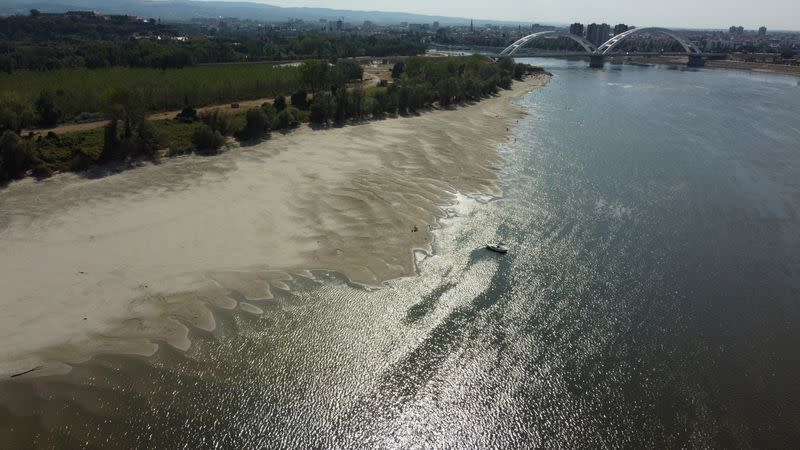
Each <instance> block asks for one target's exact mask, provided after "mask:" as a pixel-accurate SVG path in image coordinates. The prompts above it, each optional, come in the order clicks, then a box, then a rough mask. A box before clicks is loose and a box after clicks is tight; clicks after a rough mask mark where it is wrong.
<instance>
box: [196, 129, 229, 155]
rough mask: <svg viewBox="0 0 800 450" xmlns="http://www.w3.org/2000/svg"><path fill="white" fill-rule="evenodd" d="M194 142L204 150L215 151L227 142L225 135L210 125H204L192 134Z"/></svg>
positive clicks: (198, 147)
mask: <svg viewBox="0 0 800 450" xmlns="http://www.w3.org/2000/svg"><path fill="white" fill-rule="evenodd" d="M192 144H194V146H195V147H196V148H197V149H198V150H200V151H203V152H211V153H214V152H216V151H217V150H219V148H220V147H222V145H223V144H225V136H223V135H222V133H220V132H219V131H217V130H214V129H212V128H211V127H210V126H208V125H203V126H202V127H200V128H198V129H197V131H195V132H194V134H192Z"/></svg>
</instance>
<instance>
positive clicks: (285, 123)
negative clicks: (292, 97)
mask: <svg viewBox="0 0 800 450" xmlns="http://www.w3.org/2000/svg"><path fill="white" fill-rule="evenodd" d="M298 125H300V111H299V110H298V109H297V108H295V107H293V106H290V107H288V108H286V109H284V110H283V111H281V112H279V113H278V127H279V128H281V129H287V128H294V127H296V126H298Z"/></svg>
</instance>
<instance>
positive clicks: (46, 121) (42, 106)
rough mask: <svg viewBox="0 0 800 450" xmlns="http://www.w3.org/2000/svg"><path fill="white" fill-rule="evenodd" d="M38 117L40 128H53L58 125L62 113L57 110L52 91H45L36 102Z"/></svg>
mask: <svg viewBox="0 0 800 450" xmlns="http://www.w3.org/2000/svg"><path fill="white" fill-rule="evenodd" d="M36 115H37V116H38V120H37V123H38V125H39V126H42V127H46V128H52V127H54V126H56V124H58V119H59V118H60V117H61V113H60V112H59V111H57V110H56V106H55V102H54V101H53V94H51V93H50V91H47V90H44V91H42V92H41V93H40V94H39V98H38V99H37V100H36Z"/></svg>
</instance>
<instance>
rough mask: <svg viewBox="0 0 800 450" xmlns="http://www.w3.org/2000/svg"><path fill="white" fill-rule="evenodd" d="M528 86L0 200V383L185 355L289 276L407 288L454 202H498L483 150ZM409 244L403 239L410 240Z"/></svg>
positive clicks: (30, 184)
mask: <svg viewBox="0 0 800 450" xmlns="http://www.w3.org/2000/svg"><path fill="white" fill-rule="evenodd" d="M548 79H549V78H548V77H547V76H544V75H542V76H538V77H534V78H530V79H528V80H526V81H525V82H522V83H515V86H514V89H513V90H511V91H506V92H503V93H502V94H501V95H499V96H497V97H495V98H492V99H489V100H486V101H483V102H480V103H478V104H476V105H472V106H468V107H461V108H457V109H454V110H444V111H431V112H426V113H423V114H421V115H419V116H412V117H401V118H398V119H388V120H380V121H373V122H369V123H365V124H361V125H354V126H346V127H342V128H333V129H327V130H313V129H311V128H308V127H304V128H301V129H300V130H297V131H294V132H292V133H289V134H286V135H282V134H275V135H273V136H272V137H271V139H269V140H267V141H265V142H262V143H259V144H256V145H252V146H243V147H241V148H234V149H232V150H231V151H228V152H226V153H224V154H222V155H218V156H214V157H202V156H187V157H180V158H175V159H170V160H165V161H163V162H161V163H160V164H153V165H150V164H148V165H145V166H144V167H141V168H137V169H133V170H129V171H126V172H123V173H120V174H115V175H110V176H106V177H102V178H96V179H93V178H90V177H86V176H81V175H78V174H62V175H59V176H57V177H54V178H52V179H50V180H46V181H43V182H35V181H33V180H23V181H21V182H17V183H14V184H12V185H11V186H9V187H8V188H7V189H5V190H3V191H2V192H0V269H1V270H2V271H3V286H2V292H3V297H2V299H0V330H1V331H0V378H6V377H8V376H10V375H12V374H16V373H20V372H25V371H28V370H30V369H33V368H37V370H35V371H33V372H31V373H28V374H26V375H23V376H24V377H28V376H36V375H42V374H48V373H56V372H63V371H66V370H69V365H70V364H74V363H78V362H81V361H85V360H86V359H87V358H89V357H91V356H92V355H93V354H97V353H129V354H141V355H149V354H152V353H154V352H155V351H157V349H158V345H160V344H162V343H168V344H170V345H172V346H174V347H176V348H178V349H186V348H188V347H189V345H190V342H189V339H188V336H189V328H190V327H197V328H200V329H204V330H212V329H214V327H215V325H216V324H215V320H214V315H213V314H212V312H211V310H210V309H209V308H208V307H207V306H208V305H213V306H214V307H221V308H230V309H233V308H239V309H242V310H243V311H245V312H250V313H255V314H257V313H259V311H260V309H259V307H258V301H259V300H263V299H266V298H270V297H271V295H272V294H271V292H272V289H285V288H286V284H285V281H286V280H287V279H290V278H291V277H295V276H306V277H312V276H313V275H312V273H311V271H313V270H334V271H337V272H341V273H343V274H344V275H345V276H347V277H348V278H349V279H350V280H352V281H353V282H355V283H359V284H363V285H366V286H380V285H381V283H382V282H384V281H386V280H388V279H393V278H397V277H402V276H408V275H411V274H413V273H414V268H415V264H414V261H415V260H414V250H422V251H429V250H430V239H431V235H430V233H429V232H428V230H429V227H435V226H436V223H437V220H438V219H439V218H441V217H443V215H444V212H443V211H442V209H441V207H442V206H444V205H447V204H451V203H452V202H453V201H454V198H455V193H456V192H461V193H466V194H478V193H481V194H490V195H497V194H499V190H498V187H497V176H496V168H497V167H498V166H499V165H500V163H501V161H500V159H499V157H498V155H497V151H496V145H497V143H498V142H500V141H502V140H503V139H505V138H506V136H507V135H508V132H507V129H508V127H509V126H511V124H512V123H513V121H514V118H515V117H518V115H519V114H521V112H520V111H519V110H517V109H515V108H513V107H512V106H511V102H510V100H511V99H513V98H517V97H519V96H521V95H524V94H525V93H527V92H529V91H530V90H532V89H534V88H536V87H538V86H541V85H543V84H544V83H546V82H547V80H548ZM415 230H416V231H415Z"/></svg>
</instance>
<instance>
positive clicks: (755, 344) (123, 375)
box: [0, 60, 800, 449]
mask: <svg viewBox="0 0 800 450" xmlns="http://www.w3.org/2000/svg"><path fill="white" fill-rule="evenodd" d="M532 62H534V63H536V64H540V65H544V66H546V67H547V68H548V69H549V70H551V71H552V72H553V73H554V75H555V76H554V78H553V79H552V81H551V83H550V84H549V85H548V86H547V87H545V88H542V89H540V90H538V91H536V92H534V93H532V94H530V95H528V96H526V97H525V98H523V99H522V100H519V101H518V103H519V105H520V107H522V108H524V109H525V110H526V111H527V112H528V113H529V114H528V115H527V116H526V117H524V118H522V119H520V120H519V122H518V123H517V125H516V128H515V129H514V130H513V131H514V137H513V138H512V141H511V142H509V143H507V144H505V145H503V146H502V147H501V148H500V151H501V153H502V155H503V157H504V158H505V160H506V164H505V166H504V167H503V168H502V180H503V190H504V197H503V198H500V199H487V198H478V199H474V198H473V199H470V198H465V197H462V198H461V201H460V202H459V203H458V204H457V205H455V206H453V207H451V208H450V213H451V217H450V218H448V219H446V220H445V221H444V222H443V225H442V228H441V229H439V230H437V231H436V232H435V234H436V242H435V245H434V248H435V253H434V255H433V256H430V257H427V258H425V259H424V260H422V258H421V262H420V265H419V275H418V276H417V277H413V278H407V279H401V280H396V281H393V282H390V283H388V284H387V287H385V288H383V289H377V290H366V289H362V288H359V287H356V286H352V285H350V284H349V283H348V282H347V281H346V280H344V279H342V278H341V277H340V276H338V275H336V274H331V273H316V274H315V275H316V277H315V279H313V280H312V279H308V278H303V277H298V278H296V279H295V280H293V281H291V282H289V283H288V284H289V287H290V288H291V289H289V290H283V291H279V292H277V295H276V296H275V299H273V300H270V301H265V302H262V303H261V304H259V307H260V308H262V309H264V311H265V313H264V314H262V315H252V314H248V313H242V312H236V313H232V312H228V311H218V321H219V323H220V324H221V325H220V326H219V327H218V329H217V330H216V331H214V332H212V333H208V332H202V331H197V330H195V331H193V335H192V339H193V346H192V348H191V349H190V350H189V351H188V352H186V353H182V352H179V351H177V350H174V349H171V348H170V347H169V346H162V347H163V348H162V349H161V351H159V352H158V353H157V354H156V355H155V356H153V357H150V358H132V357H122V356H102V357H97V358H95V359H93V360H91V361H90V362H88V363H86V364H83V365H80V366H78V367H76V368H75V369H74V370H73V371H72V372H71V373H70V374H69V375H66V376H61V377H49V378H42V379H34V380H33V381H26V382H15V383H11V384H9V383H5V384H4V385H2V387H1V388H0V400H1V401H0V405H2V406H0V424H2V426H0V428H1V429H0V444H2V445H0V447H2V448H14V447H26V448H27V447H37V446H38V447H43V448H47V447H53V446H58V447H90V448H111V447H115V448H116V447H138V448H192V449H194V448H278V447H293V448H319V447H337V448H421V447H435V448H530V447H558V448H565V447H566V448H597V447H611V448H619V447H644V448H648V447H748V446H757V447H790V446H793V445H796V442H797V440H798V438H800V387H799V386H800V384H798V383H797V381H798V380H800V121H798V116H797V112H798V111H800V83H799V82H798V79H797V78H792V77H784V76H779V75H766V74H751V73H747V72H736V71H723V70H682V69H679V68H671V67H667V66H656V67H635V66H624V67H621V66H606V68H605V69H604V70H590V69H588V68H587V64H586V63H585V62H567V61H559V60H532ZM496 240H503V241H505V242H507V243H508V244H509V245H510V246H511V248H512V251H511V253H510V254H508V255H506V256H499V255H495V254H490V253H488V252H486V251H484V250H482V249H481V247H482V246H483V245H484V244H485V243H486V242H489V241H496Z"/></svg>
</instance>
